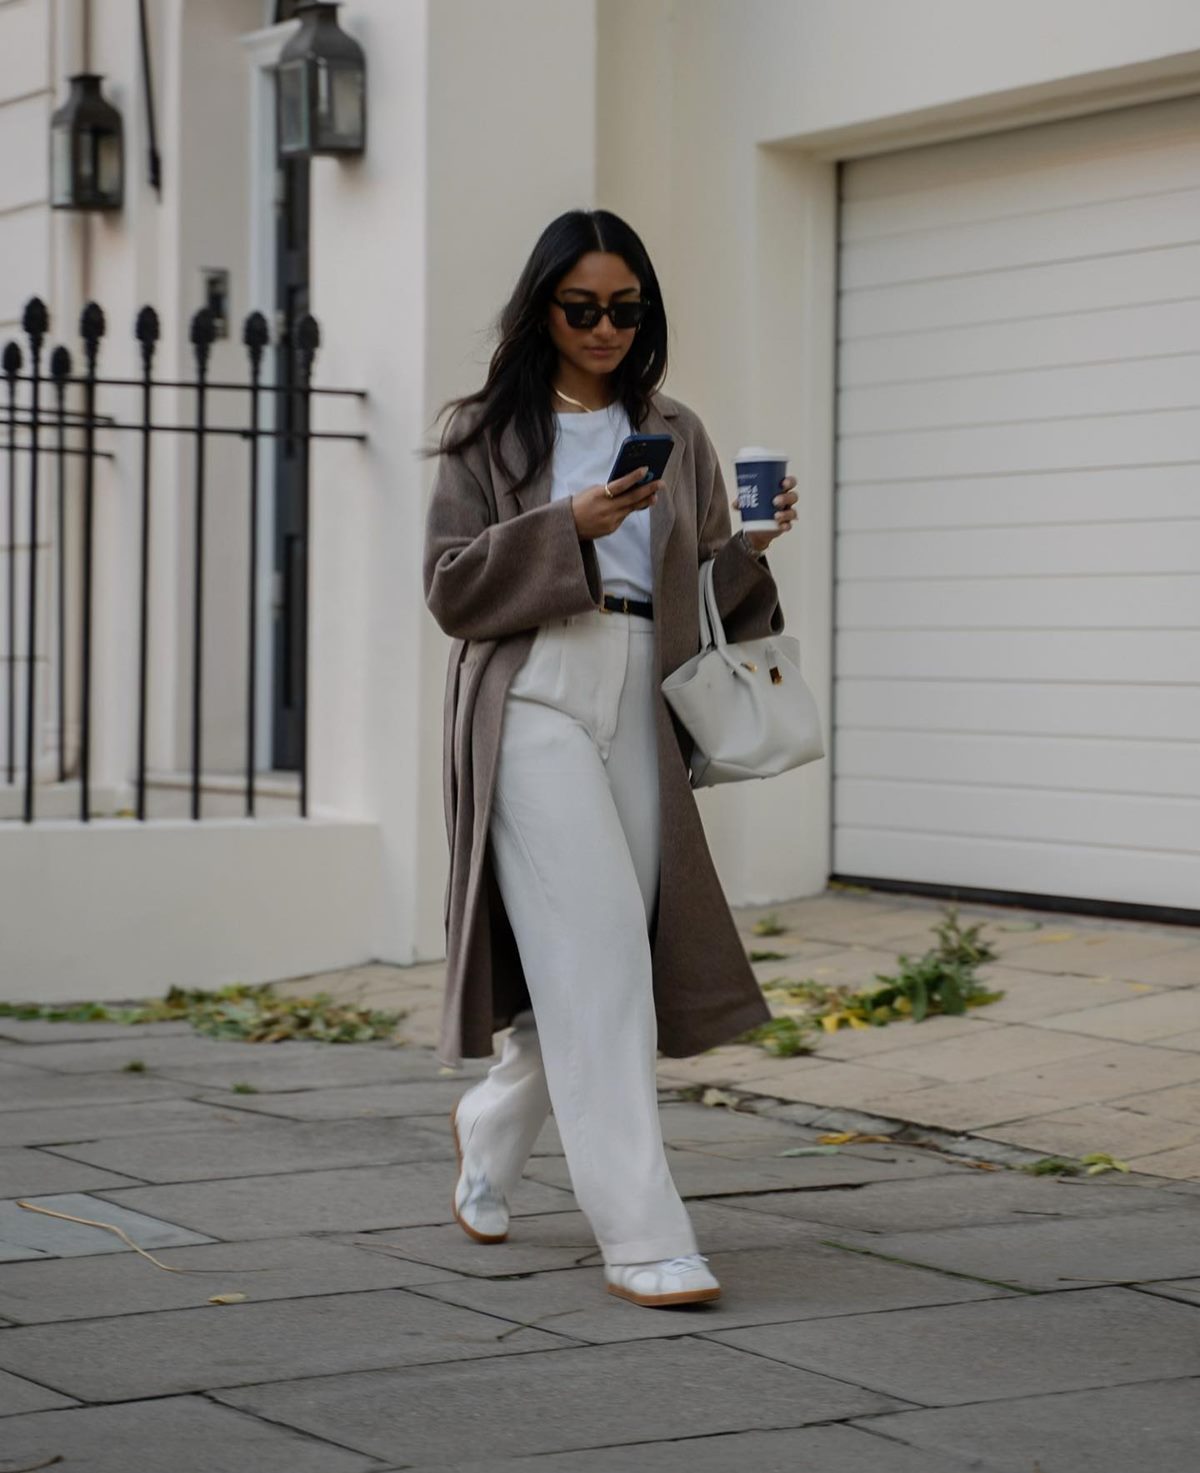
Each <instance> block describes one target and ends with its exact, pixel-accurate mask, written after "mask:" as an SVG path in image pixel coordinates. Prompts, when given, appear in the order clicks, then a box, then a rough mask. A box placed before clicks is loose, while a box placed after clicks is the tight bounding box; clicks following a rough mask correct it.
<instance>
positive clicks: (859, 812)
mask: <svg viewBox="0 0 1200 1473" xmlns="http://www.w3.org/2000/svg"><path fill="white" fill-rule="evenodd" d="M834 801H835V803H836V805H837V810H838V815H839V821H840V822H843V823H845V824H848V825H864V826H869V827H872V828H877V829H899V830H903V831H905V832H920V833H933V834H953V835H959V836H962V837H972V836H974V837H977V838H981V839H1016V840H1020V839H1028V840H1032V841H1034V842H1035V843H1050V844H1089V845H1092V844H1103V845H1107V844H1113V843H1114V842H1117V843H1119V845H1120V846H1121V847H1123V848H1126V849H1133V850H1138V849H1157V850H1166V851H1169V852H1174V853H1180V854H1187V853H1189V852H1190V853H1194V852H1195V845H1196V834H1197V832H1198V831H1200V799H1195V798H1192V799H1181V798H1177V797H1171V798H1156V797H1144V796H1141V795H1138V794H1128V793H1119V794H1113V793H1080V792H1064V791H1057V792H1047V791H1042V790H1038V791H1031V790H1027V789H1021V788H1007V787H995V788H985V787H980V786H967V785H963V784H956V783H921V782H901V781H896V780H893V781H890V782H883V781H879V780H876V779H866V778H845V779H839V780H838V783H837V786H836V790H835V798H834ZM1118 836H1119V837H1118Z"/></svg>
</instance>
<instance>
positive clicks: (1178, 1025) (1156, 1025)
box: [1038, 987, 1200, 1043]
mask: <svg viewBox="0 0 1200 1473" xmlns="http://www.w3.org/2000/svg"><path fill="white" fill-rule="evenodd" d="M1038 1027H1039V1028H1061V1029H1063V1030H1064V1031H1067V1032H1070V1033H1084V1034H1089V1035H1091V1036H1092V1037H1094V1038H1112V1039H1115V1040H1117V1041H1118V1042H1120V1043H1154V1042H1158V1041H1163V1042H1166V1041H1169V1040H1170V1039H1171V1038H1172V1037H1173V1036H1174V1035H1177V1034H1180V1033H1186V1032H1187V1031H1188V1030H1189V1029H1195V1028H1200V988H1195V987H1180V988H1176V989H1174V990H1173V991H1170V992H1156V993H1153V994H1151V995H1150V996H1148V997H1133V998H1128V999H1126V1000H1125V1001H1124V1002H1112V1003H1107V1004H1105V1005H1104V1006H1102V1007H1097V1006H1094V1005H1093V1006H1091V1007H1087V1008H1083V1009H1079V1008H1076V1009H1073V1010H1072V1011H1070V1012H1062V1013H1051V1014H1049V1015H1048V1016H1046V1017H1044V1018H1039V1019H1038Z"/></svg>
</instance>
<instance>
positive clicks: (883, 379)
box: [839, 297, 1200, 388]
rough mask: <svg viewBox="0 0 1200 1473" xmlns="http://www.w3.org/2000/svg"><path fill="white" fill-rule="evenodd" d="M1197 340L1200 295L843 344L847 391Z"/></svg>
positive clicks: (1173, 349)
mask: <svg viewBox="0 0 1200 1473" xmlns="http://www.w3.org/2000/svg"><path fill="white" fill-rule="evenodd" d="M1198 340H1200V297H1194V298H1193V299H1192V300H1190V301H1181V302H1159V303H1156V304H1153V305H1150V306H1136V307H1128V308H1112V309H1110V310H1106V311H1103V312H1096V313H1093V314H1087V313H1071V314H1068V315H1065V316H1060V317H1052V318H1047V319H1045V320H1040V321H1039V320H1036V319H1030V318H1028V317H1022V318H1018V319H1016V320H1014V321H1010V322H993V323H989V324H986V325H983V326H977V325H969V326H963V327H961V328H955V327H946V328H938V329H936V330H935V331H931V332H919V333H904V334H900V335H899V336H893V337H864V338H862V339H860V340H858V341H856V342H850V343H845V344H843V347H842V351H841V359H840V364H839V379H840V383H841V386H842V387H843V388H859V387H862V386H864V385H868V384H882V383H912V382H913V381H914V380H916V379H929V378H937V379H947V378H955V377H958V376H959V375H961V374H969V373H999V372H1005V373H1008V372H1012V371H1014V370H1017V369H1023V368H1024V369H1030V368H1053V367H1056V366H1060V365H1064V364H1069V363H1098V362H1109V361H1113V362H1117V361H1125V360H1129V359H1137V358H1154V357H1163V356H1166V355H1168V354H1171V355H1173V354H1180V353H1194V352H1195V351H1196V343H1197V341H1198Z"/></svg>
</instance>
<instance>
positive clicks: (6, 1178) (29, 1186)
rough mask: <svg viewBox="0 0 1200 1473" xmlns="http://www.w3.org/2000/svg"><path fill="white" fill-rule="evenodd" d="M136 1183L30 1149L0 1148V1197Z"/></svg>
mask: <svg viewBox="0 0 1200 1473" xmlns="http://www.w3.org/2000/svg"><path fill="white" fill-rule="evenodd" d="M135 1185H136V1182H134V1181H132V1180H131V1179H130V1178H129V1177H128V1176H122V1175H118V1174H117V1173H116V1172H115V1171H101V1170H99V1168H97V1167H95V1166H88V1165H86V1164H83V1163H81V1162H77V1161H68V1160H64V1159H63V1157H61V1156H54V1155H51V1154H50V1152H49V1151H39V1150H36V1149H34V1148H33V1147H30V1146H11V1147H9V1146H0V1197H34V1196H37V1195H38V1194H39V1193H44V1192H90V1191H91V1190H92V1189H93V1188H94V1187H128V1186H135Z"/></svg>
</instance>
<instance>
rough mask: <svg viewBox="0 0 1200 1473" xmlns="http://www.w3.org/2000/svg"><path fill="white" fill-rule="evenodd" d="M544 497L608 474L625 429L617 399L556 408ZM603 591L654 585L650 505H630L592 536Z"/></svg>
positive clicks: (620, 592) (643, 593) (638, 592)
mask: <svg viewBox="0 0 1200 1473" xmlns="http://www.w3.org/2000/svg"><path fill="white" fill-rule="evenodd" d="M554 418H555V420H556V422H557V424H558V434H557V436H556V438H555V442H554V460H553V477H552V480H551V489H550V499H551V501H561V500H563V499H564V498H565V497H568V496H574V494H575V493H576V492H577V491H585V490H586V489H587V488H588V487H589V486H596V485H601V484H603V483H604V482H605V481H607V480H608V473H609V471H610V470H612V467H613V461H615V460H616V458H617V451H618V450H619V449H620V445H621V441H622V440H623V439H624V438H625V436H626V435H628V434H630V433H631V429H630V424H629V416H628V415H627V414H626V413H625V409H624V406H623V405H622V404H621V403H620V402H619V401H618V402H616V403H613V404H610V405H609V406H608V407H607V408H606V409H596V410H592V411H590V412H588V413H579V414H556V415H555V416H554ZM594 545H595V548H596V560H597V562H598V563H599V564H600V577H601V579H602V580H603V582H604V591H605V593H614V594H616V595H617V596H618V598H620V597H625V598H637V599H649V598H651V597H652V596H653V591H654V573H653V569H652V565H651V562H650V508H649V507H648V506H646V507H642V508H641V510H639V511H632V512H630V513H629V515H628V516H627V517H626V518H625V520H624V521H623V522H622V523H621V525H620V526H619V527H618V528H617V530H616V531H615V532H613V533H611V534H610V535H609V536H607V537H597V538H596V540H595V544H594Z"/></svg>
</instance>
